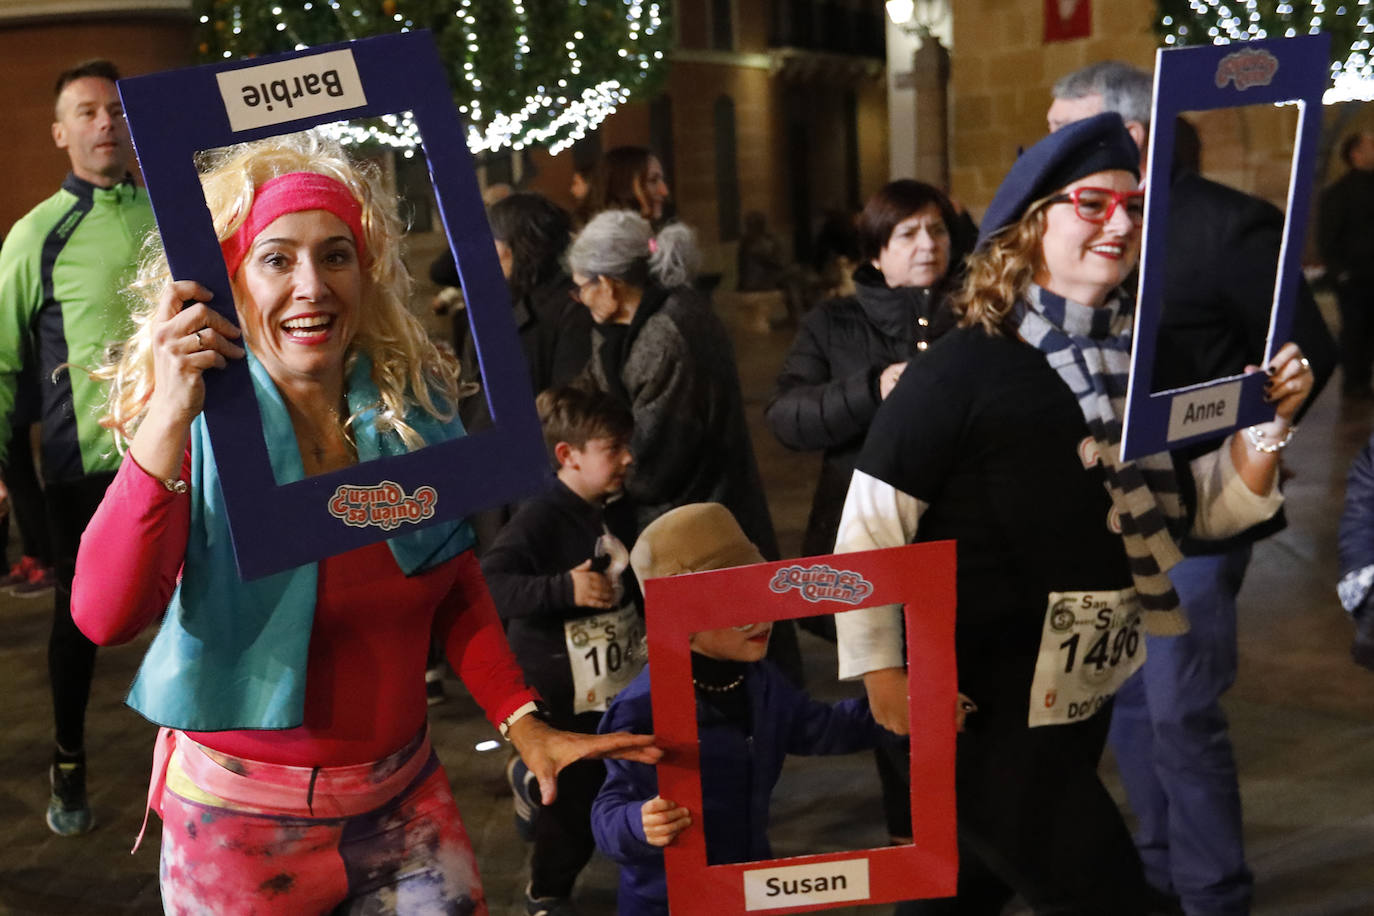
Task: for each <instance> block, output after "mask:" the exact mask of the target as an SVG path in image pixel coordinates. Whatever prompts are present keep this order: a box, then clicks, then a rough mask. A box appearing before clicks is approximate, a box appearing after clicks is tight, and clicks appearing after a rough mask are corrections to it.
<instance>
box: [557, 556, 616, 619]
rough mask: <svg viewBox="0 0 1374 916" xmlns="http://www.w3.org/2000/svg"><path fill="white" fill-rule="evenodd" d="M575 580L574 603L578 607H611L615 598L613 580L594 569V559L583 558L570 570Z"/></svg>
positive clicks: (569, 573) (569, 572)
mask: <svg viewBox="0 0 1374 916" xmlns="http://www.w3.org/2000/svg"><path fill="white" fill-rule="evenodd" d="M568 575H570V576H572V582H573V604H575V605H577V606H578V607H599V608H609V607H611V602H612V601H614V600H615V589H613V588H612V587H611V580H610V579H607V578H606V576H605V575H604V574H603V573H599V572H593V571H592V561H591V560H590V559H586V560H583V561H582V562H581V563H580V564H579V565H577V566H574V567H573V568H572V569H570V570H568Z"/></svg>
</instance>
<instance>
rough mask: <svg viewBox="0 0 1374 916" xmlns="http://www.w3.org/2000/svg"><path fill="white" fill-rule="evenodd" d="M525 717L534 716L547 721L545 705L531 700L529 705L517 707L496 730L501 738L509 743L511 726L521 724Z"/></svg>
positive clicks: (524, 704)
mask: <svg viewBox="0 0 1374 916" xmlns="http://www.w3.org/2000/svg"><path fill="white" fill-rule="evenodd" d="M525 716H534V717H535V718H536V719H539V720H540V721H541V722H542V721H545V720H546V714H545V712H544V707H543V705H542V704H541V703H539V702H538V701H536V700H530V701H529V702H527V703H523V704H521V705H520V706H517V707H516V708H515V711H514V712H512V713H511V714H510V715H508V716H506V717H505V718H504V719H502V720H501V724H499V725H497V726H496V728H497V729H498V730H499V731H500V732H501V737H502V738H504V739H506V740H507V741H509V740H510V728H511V726H512V725H514V724H515V723H516V722H519V721H520V720H521V719H523V718H525Z"/></svg>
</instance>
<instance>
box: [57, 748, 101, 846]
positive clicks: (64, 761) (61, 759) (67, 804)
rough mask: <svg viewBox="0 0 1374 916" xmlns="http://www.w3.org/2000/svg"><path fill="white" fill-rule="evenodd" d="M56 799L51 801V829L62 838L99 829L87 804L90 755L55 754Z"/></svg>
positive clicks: (59, 752)
mask: <svg viewBox="0 0 1374 916" xmlns="http://www.w3.org/2000/svg"><path fill="white" fill-rule="evenodd" d="M48 778H49V780H50V781H51V783H52V797H51V798H50V799H49V801H48V816H47V820H48V828H49V829H50V830H52V832H53V833H55V834H57V835H58V836H77V835H79V834H82V833H86V832H88V831H89V830H90V829H91V828H92V827H93V826H95V819H94V818H93V817H92V816H91V806H90V804H89V803H88V802H87V801H86V755H85V754H74V755H73V754H65V753H63V752H62V751H60V750H59V751H56V752H55V753H54V754H53V762H52V767H51V768H49V770H48Z"/></svg>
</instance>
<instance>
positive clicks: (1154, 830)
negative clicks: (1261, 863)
mask: <svg viewBox="0 0 1374 916" xmlns="http://www.w3.org/2000/svg"><path fill="white" fill-rule="evenodd" d="M1249 562H1250V547H1248V546H1246V547H1242V548H1238V549H1236V550H1233V551H1231V552H1229V553H1224V554H1212V555H1205V556H1193V557H1185V558H1184V560H1183V562H1181V563H1179V564H1178V565H1177V566H1175V567H1174V568H1173V569H1172V570H1171V571H1170V573H1169V577H1170V578H1171V579H1172V580H1173V583H1174V588H1175V589H1176V590H1177V591H1178V596H1179V598H1180V600H1181V601H1182V602H1183V606H1184V608H1185V609H1186V610H1187V612H1188V620H1189V623H1190V625H1191V629H1190V630H1189V632H1188V633H1186V634H1184V635H1182V636H1170V637H1148V636H1147V637H1146V640H1145V644H1146V655H1145V666H1144V668H1142V669H1141V670H1140V671H1139V672H1138V673H1137V674H1136V675H1135V677H1133V678H1131V679H1130V680H1129V681H1127V682H1126V684H1125V685H1124V686H1123V687H1122V689H1121V691H1120V692H1119V693H1118V694H1117V696H1116V708H1115V710H1114V711H1113V714H1112V728H1111V732H1110V735H1109V741H1110V743H1111V746H1112V751H1113V752H1114V753H1115V755H1116V759H1117V764H1118V766H1119V767H1120V770H1121V780H1122V782H1123V784H1124V785H1125V787H1126V795H1127V797H1128V798H1129V800H1130V805H1131V809H1132V810H1133V811H1134V812H1135V816H1136V820H1137V824H1138V827H1137V831H1136V847H1137V848H1138V849H1139V850H1140V858H1141V861H1142V862H1143V863H1144V866H1145V877H1146V879H1147V880H1148V881H1149V882H1150V883H1151V884H1153V885H1154V886H1155V887H1157V888H1159V889H1160V890H1163V891H1168V892H1171V893H1174V894H1177V895H1178V896H1179V898H1180V899H1181V900H1182V902H1183V909H1184V911H1185V912H1186V913H1188V914H1190V916H1192V914H1203V913H1205V914H1208V916H1214V914H1241V916H1243V914H1247V913H1249V912H1250V897H1251V893H1252V890H1253V886H1254V877H1253V876H1252V875H1251V874H1250V869H1249V868H1247V867H1246V865H1245V848H1244V844H1243V842H1242V838H1241V813H1240V788H1239V786H1238V784H1237V781H1236V761H1235V756H1234V754H1233V753H1232V750H1231V740H1230V738H1229V737H1228V736H1227V734H1226V715H1225V713H1223V712H1222V709H1221V695H1222V694H1223V693H1225V692H1226V691H1227V689H1228V688H1230V686H1231V684H1232V683H1234V682H1235V679H1236V593H1237V592H1238V591H1239V590H1240V585H1241V581H1242V579H1243V578H1244V576H1245V568H1246V566H1247V565H1248V564H1249Z"/></svg>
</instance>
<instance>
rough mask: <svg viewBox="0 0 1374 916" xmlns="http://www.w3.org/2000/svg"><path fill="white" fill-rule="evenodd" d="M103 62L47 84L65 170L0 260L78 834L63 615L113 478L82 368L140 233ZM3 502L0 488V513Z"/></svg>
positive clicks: (84, 677)
mask: <svg viewBox="0 0 1374 916" xmlns="http://www.w3.org/2000/svg"><path fill="white" fill-rule="evenodd" d="M118 78H119V73H118V71H117V70H116V69H115V67H114V65H113V64H111V63H110V62H109V61H104V60H95V61H87V62H86V63H83V64H79V65H78V66H76V67H74V68H72V69H71V70H68V71H66V72H64V73H63V74H62V75H61V76H60V77H58V80H57V87H56V90H57V101H56V109H55V120H54V123H53V126H52V136H53V141H54V142H55V143H56V144H57V147H58V149H61V150H64V151H65V152H66V153H67V156H68V158H69V159H70V160H71V173H70V174H69V175H67V178H66V180H64V181H63V182H62V187H61V189H60V190H58V192H57V193H56V194H54V195H53V196H52V197H49V198H48V199H47V200H45V201H43V202H42V203H40V204H39V205H38V206H36V207H34V208H33V209H32V210H30V211H29V212H28V213H27V214H26V215H25V216H24V217H23V218H21V219H20V220H19V221H18V222H17V223H15V224H14V228H13V229H12V230H11V231H10V234H9V235H8V237H6V239H5V245H4V248H3V249H0V466H3V465H4V463H5V459H6V457H7V454H8V452H9V451H11V450H13V449H18V448H25V447H27V443H26V442H25V441H23V440H24V438H25V437H23V436H15V435H13V431H12V430H11V429H10V427H9V422H8V419H6V418H8V417H9V414H10V410H11V408H12V407H13V404H14V396H15V389H16V387H17V384H18V376H19V373H20V372H21V371H22V370H23V368H24V359H25V354H26V353H27V354H29V358H30V359H32V360H33V361H34V363H35V364H36V366H35V368H36V369H37V375H38V378H39V385H40V388H41V391H40V399H41V407H40V411H41V413H40V418H41V422H42V428H43V436H42V467H43V479H44V485H45V495H46V501H47V508H48V518H49V528H50V532H51V537H52V540H53V552H54V555H55V565H56V572H57V585H56V589H55V600H54V609H53V627H52V633H51V635H50V637H49V640H48V678H49V681H50V683H51V686H52V696H53V717H54V722H55V724H56V735H55V738H56V747H55V749H54V753H53V764H52V768H51V770H50V779H51V782H52V798H51V801H50V802H49V805H48V811H47V821H48V826H49V827H50V828H52V830H53V831H54V832H55V833H58V834H62V835H64V836H66V835H74V834H79V833H85V832H86V831H88V830H90V829H91V826H92V818H91V810H90V806H89V804H88V803H87V801H86V757H85V735H84V731H85V718H86V702H87V699H88V698H89V696H90V689H91V674H92V671H93V670H94V667H95V645H94V644H93V643H91V642H90V641H89V640H88V639H86V637H85V636H84V635H82V633H81V632H80V631H79V630H78V629H77V628H76V625H75V624H74V623H73V622H72V616H71V586H72V575H73V573H74V571H75V565H76V549H77V547H78V545H79V543H80V540H81V532H82V531H83V530H84V529H85V527H86V523H87V522H88V521H89V520H90V518H91V516H92V515H93V514H94V513H95V509H96V507H97V506H98V505H99V504H100V500H101V498H102V497H103V496H104V493H105V488H106V487H107V486H108V485H109V483H110V481H111V480H112V479H113V478H114V472H115V470H116V469H117V468H118V466H119V455H118V454H117V453H116V451H115V446H114V439H113V437H112V436H111V435H110V433H109V431H107V430H105V429H103V428H102V427H101V426H100V424H99V418H100V415H101V413H102V407H103V402H104V398H105V387H104V385H102V384H100V383H98V382H96V381H95V380H94V379H92V378H91V376H90V374H89V370H90V369H93V368H95V367H97V366H99V365H100V364H101V363H103V362H104V358H105V349H106V347H107V346H108V345H109V344H110V343H111V342H113V341H118V340H123V339H124V338H125V337H127V336H128V333H129V330H130V320H129V307H128V304H127V302H126V300H125V298H124V295H123V289H124V287H125V286H126V285H127V284H128V282H129V280H130V279H131V278H132V274H133V269H134V265H135V263H136V261H137V258H138V252H139V247H140V245H141V243H142V240H143V237H144V236H145V235H146V234H147V232H148V230H149V229H151V228H152V226H153V215H152V210H151V208H150V207H149V205H148V196H147V193H146V192H145V191H144V190H143V189H142V188H140V187H138V186H137V185H135V184H134V181H133V176H132V175H131V174H130V166H131V165H132V163H133V147H132V145H131V143H130V141H129V129H128V126H127V125H126V124H125V122H124V109H123V106H122V105H121V104H120V101H119V93H118V92H117V91H116V90H115V80H117V79H118ZM8 508H9V492H8V490H7V489H6V488H5V486H4V484H3V483H2V482H0V513H2V512H4V511H7V510H8Z"/></svg>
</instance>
